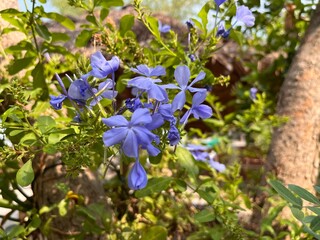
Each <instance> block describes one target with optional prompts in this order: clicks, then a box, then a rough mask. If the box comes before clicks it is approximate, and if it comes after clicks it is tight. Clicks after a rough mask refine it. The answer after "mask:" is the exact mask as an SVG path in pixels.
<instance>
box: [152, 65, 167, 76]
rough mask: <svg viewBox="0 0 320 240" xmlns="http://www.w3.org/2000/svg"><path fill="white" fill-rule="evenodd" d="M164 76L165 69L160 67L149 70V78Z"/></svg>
mask: <svg viewBox="0 0 320 240" xmlns="http://www.w3.org/2000/svg"><path fill="white" fill-rule="evenodd" d="M164 75H166V69H165V68H164V67H162V66H156V67H155V68H151V72H150V77H158V76H164Z"/></svg>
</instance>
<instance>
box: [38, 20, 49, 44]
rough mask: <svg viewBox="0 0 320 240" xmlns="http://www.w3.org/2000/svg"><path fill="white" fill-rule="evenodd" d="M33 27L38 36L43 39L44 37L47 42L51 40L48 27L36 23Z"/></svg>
mask: <svg viewBox="0 0 320 240" xmlns="http://www.w3.org/2000/svg"><path fill="white" fill-rule="evenodd" d="M35 29H36V32H37V33H38V34H39V36H40V37H42V38H43V39H45V40H46V41H48V42H50V41H51V39H52V37H51V33H50V32H49V30H48V28H47V27H46V26H45V25H39V24H36V27H35Z"/></svg>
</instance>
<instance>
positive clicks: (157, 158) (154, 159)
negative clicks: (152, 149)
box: [149, 152, 162, 164]
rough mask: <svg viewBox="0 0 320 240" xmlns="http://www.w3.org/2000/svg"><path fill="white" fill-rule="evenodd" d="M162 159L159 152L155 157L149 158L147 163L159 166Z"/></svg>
mask: <svg viewBox="0 0 320 240" xmlns="http://www.w3.org/2000/svg"><path fill="white" fill-rule="evenodd" d="M161 159H162V152H160V153H159V154H158V155H157V156H149V161H150V163H152V164H159V163H160V162H161Z"/></svg>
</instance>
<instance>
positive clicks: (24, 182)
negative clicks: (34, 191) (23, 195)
mask: <svg viewBox="0 0 320 240" xmlns="http://www.w3.org/2000/svg"><path fill="white" fill-rule="evenodd" d="M33 179H34V172H33V168H32V161H31V160H28V161H27V162H26V163H25V164H24V165H23V166H22V167H21V168H20V169H19V170H18V172H17V175H16V180H17V183H18V184H19V185H20V186H22V187H26V186H28V185H29V184H31V183H32V181H33Z"/></svg>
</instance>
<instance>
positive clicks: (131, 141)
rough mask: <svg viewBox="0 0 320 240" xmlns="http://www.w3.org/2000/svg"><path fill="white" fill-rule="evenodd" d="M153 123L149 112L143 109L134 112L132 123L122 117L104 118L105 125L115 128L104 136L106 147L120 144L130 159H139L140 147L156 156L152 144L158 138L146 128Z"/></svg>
mask: <svg viewBox="0 0 320 240" xmlns="http://www.w3.org/2000/svg"><path fill="white" fill-rule="evenodd" d="M151 121H152V117H151V116H150V113H149V110H148V109H143V108H138V109H137V110H136V111H134V113H133V114H132V116H131V120H130V121H128V120H127V119H126V118H125V117H123V116H122V115H116V116H112V117H109V118H103V119H102V122H103V123H104V124H106V125H107V126H109V127H113V128H111V129H110V130H109V131H106V132H105V133H104V134H103V142H104V145H106V146H107V147H110V146H113V145H115V144H118V143H120V144H121V147H122V150H123V152H124V154H125V155H126V156H128V157H134V158H137V157H138V156H139V146H140V145H141V146H142V148H145V149H147V150H148V149H149V150H150V152H151V153H152V154H156V151H155V150H154V149H153V148H152V144H151V142H152V141H153V140H155V139H157V138H158V137H157V135H155V134H153V133H152V132H151V131H150V130H149V129H147V128H146V127H145V125H146V124H148V123H150V122H151ZM150 145H151V146H150ZM148 152H149V151H148ZM150 152H149V154H150Z"/></svg>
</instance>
